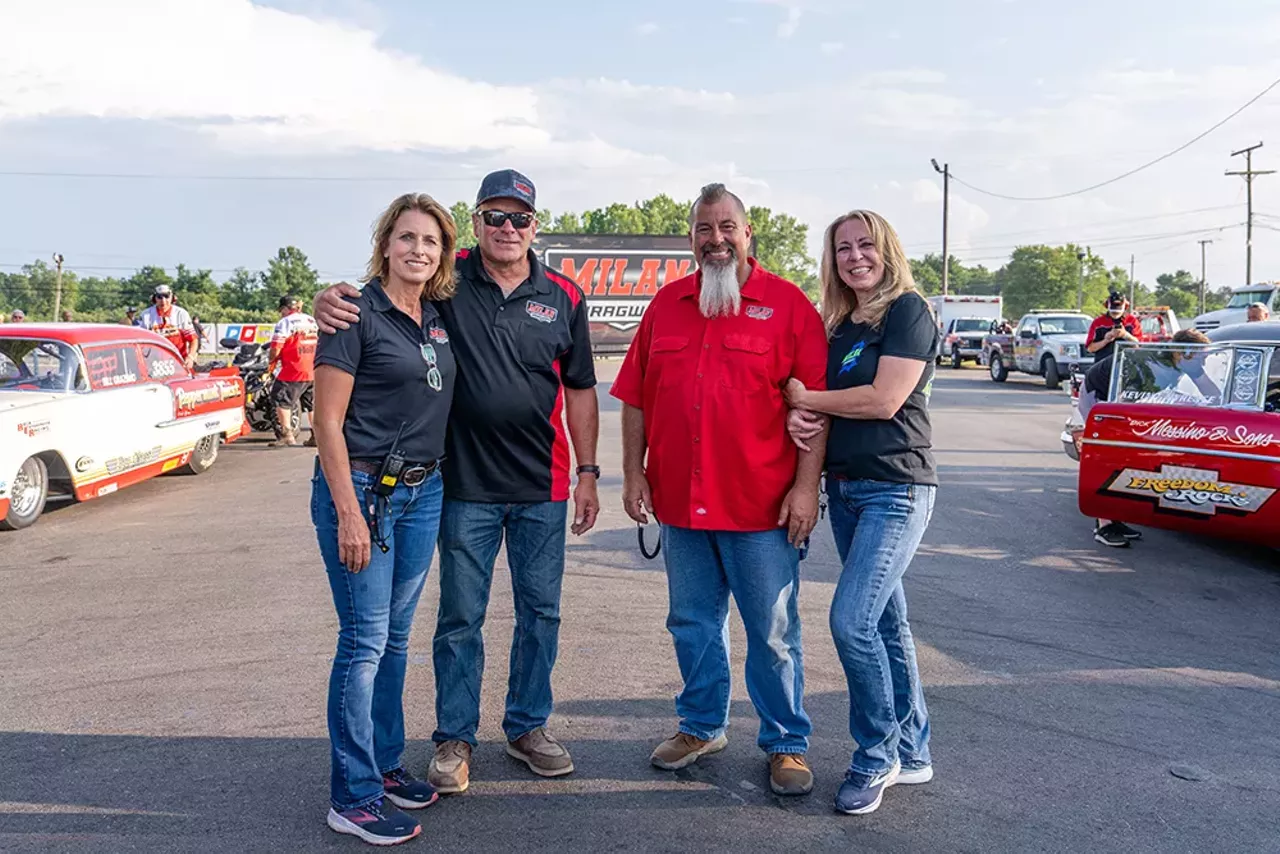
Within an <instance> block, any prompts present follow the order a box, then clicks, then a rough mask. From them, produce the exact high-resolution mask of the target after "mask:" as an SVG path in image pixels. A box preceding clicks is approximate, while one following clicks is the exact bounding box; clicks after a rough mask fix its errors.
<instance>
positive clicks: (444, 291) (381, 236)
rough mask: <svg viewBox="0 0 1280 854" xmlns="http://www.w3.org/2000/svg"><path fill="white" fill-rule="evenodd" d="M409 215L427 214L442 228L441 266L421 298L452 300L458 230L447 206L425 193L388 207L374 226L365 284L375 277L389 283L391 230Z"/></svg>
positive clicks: (415, 194) (411, 194)
mask: <svg viewBox="0 0 1280 854" xmlns="http://www.w3.org/2000/svg"><path fill="white" fill-rule="evenodd" d="M406 211H418V212H420V213H424V214H426V215H427V216H429V217H431V218H432V219H434V220H435V221H436V224H437V225H439V226H440V239H441V245H440V266H439V267H437V268H436V272H435V275H433V276H432V277H431V279H430V281H428V282H427V286H426V288H425V289H424V290H423V293H422V298H423V299H427V300H441V299H449V298H450V297H452V296H453V292H454V283H453V262H454V253H455V252H456V251H457V249H458V228H457V226H456V225H454V223H453V215H452V214H450V213H449V211H447V210H445V207H444V205H442V204H440V203H439V202H437V201H436V200H435V199H433V198H431V197H430V196H428V195H427V194H426V193H405V194H404V195H403V196H400V197H399V198H397V199H396V200H395V201H394V202H392V203H391V204H390V205H388V206H387V209H386V210H385V211H383V212H382V214H381V215H380V216H379V217H378V221H377V222H376V223H374V226H373V255H372V256H370V258H369V264H368V266H367V267H366V268H365V273H364V277H363V278H362V279H361V281H362V282H368V281H369V280H370V279H372V278H374V277H375V276H376V277H377V278H379V279H381V280H382V281H383V283H384V284H385V283H386V281H387V270H388V269H390V267H391V261H390V260H389V259H388V258H387V257H386V253H387V246H388V245H389V244H390V243H391V230H392V229H394V228H395V227H396V220H398V219H399V218H400V215H401V214H403V213H405V212H406Z"/></svg>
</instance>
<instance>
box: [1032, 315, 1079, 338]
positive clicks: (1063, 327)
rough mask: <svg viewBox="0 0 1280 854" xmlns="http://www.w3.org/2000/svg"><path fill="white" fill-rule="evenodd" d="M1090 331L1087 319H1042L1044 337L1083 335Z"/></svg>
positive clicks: (1041, 328) (1041, 330) (1041, 327)
mask: <svg viewBox="0 0 1280 854" xmlns="http://www.w3.org/2000/svg"><path fill="white" fill-rule="evenodd" d="M1088 331H1089V319H1088V318H1087V317H1042V318H1040V332H1041V334H1043V335H1083V334H1085V333H1086V332H1088Z"/></svg>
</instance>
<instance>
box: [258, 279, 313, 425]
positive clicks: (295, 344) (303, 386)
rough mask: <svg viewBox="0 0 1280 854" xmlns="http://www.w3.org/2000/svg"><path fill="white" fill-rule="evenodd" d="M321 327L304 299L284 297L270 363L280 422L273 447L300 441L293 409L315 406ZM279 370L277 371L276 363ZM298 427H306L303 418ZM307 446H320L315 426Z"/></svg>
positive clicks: (274, 333) (309, 408) (303, 409)
mask: <svg viewBox="0 0 1280 854" xmlns="http://www.w3.org/2000/svg"><path fill="white" fill-rule="evenodd" d="M319 336H320V328H319V327H318V326H317V325H316V320H315V318H314V317H312V316H311V315H309V314H306V313H304V312H303V311H302V301H301V300H299V299H298V298H297V297H295V296H289V295H285V296H282V297H280V320H279V322H278V323H276V327H275V329H273V330H272V332H271V350H270V356H269V357H268V358H269V360H270V366H269V368H268V371H269V372H271V373H275V381H274V382H273V383H272V385H271V403H272V404H273V405H274V406H275V408H276V421H277V422H278V423H279V425H280V436H279V438H278V439H276V441H274V442H272V443H271V447H273V448H284V447H289V446H294V445H297V444H298V438H297V436H295V435H294V433H293V410H294V409H296V408H297V407H298V406H299V404H301V406H302V411H303V412H311V411H312V410H314V409H315V403H314V401H313V400H312V395H313V389H314V388H315V378H316V369H315V361H316V342H317V341H318V340H319ZM277 365H279V368H280V370H279V372H278V373H276V370H275V369H276V366H277ZM298 426H302V422H301V420H299V422H298ZM306 444H307V447H309V448H314V447H315V445H316V433H315V425H312V429H311V435H310V437H308V438H307V442H306Z"/></svg>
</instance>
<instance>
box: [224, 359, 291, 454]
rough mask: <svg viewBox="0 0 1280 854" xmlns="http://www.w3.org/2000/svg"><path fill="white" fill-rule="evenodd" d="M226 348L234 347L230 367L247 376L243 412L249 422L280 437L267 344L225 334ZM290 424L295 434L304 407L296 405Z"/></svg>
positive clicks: (273, 380) (250, 424)
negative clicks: (273, 399) (227, 336)
mask: <svg viewBox="0 0 1280 854" xmlns="http://www.w3.org/2000/svg"><path fill="white" fill-rule="evenodd" d="M220 343H221V346H222V347H223V348H224V349H227V350H235V351H236V353H235V356H233V357H232V359H231V367H233V368H235V369H236V370H238V371H239V372H240V378H241V379H243V380H244V415H245V420H246V421H248V422H249V426H250V427H251V428H253V430H255V431H256V432H258V433H273V434H275V436H276V438H277V439H278V438H280V424H279V422H278V421H277V420H276V408H275V406H274V404H272V403H271V386H272V384H273V383H274V382H275V377H273V376H272V375H271V372H270V371H268V370H267V368H268V367H269V365H270V360H269V354H268V351H267V348H266V346H265V345H263V344H245V343H242V342H241V341H240V340H238V339H236V338H224V339H222V341H221V342H220ZM289 421H290V428H291V429H292V430H293V431H294V433H295V434H296V433H297V432H298V429H299V428H300V427H301V426H302V407H301V406H295V407H294V408H293V412H292V413H290V417H289Z"/></svg>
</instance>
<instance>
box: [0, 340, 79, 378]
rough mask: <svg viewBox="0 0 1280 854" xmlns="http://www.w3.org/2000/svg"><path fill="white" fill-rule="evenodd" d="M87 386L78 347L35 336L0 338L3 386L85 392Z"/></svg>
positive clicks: (0, 368) (0, 365)
mask: <svg viewBox="0 0 1280 854" xmlns="http://www.w3.org/2000/svg"><path fill="white" fill-rule="evenodd" d="M87 388H88V386H87V385H86V383H85V376H84V366H83V365H82V364H81V363H80V357H79V356H78V355H76V351H75V348H74V347H70V346H68V345H66V344H63V343H61V342H58V341H40V340H38V339H33V338H8V339H4V340H3V341H0V389H3V390H5V391H84V390H85V389H87Z"/></svg>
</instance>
